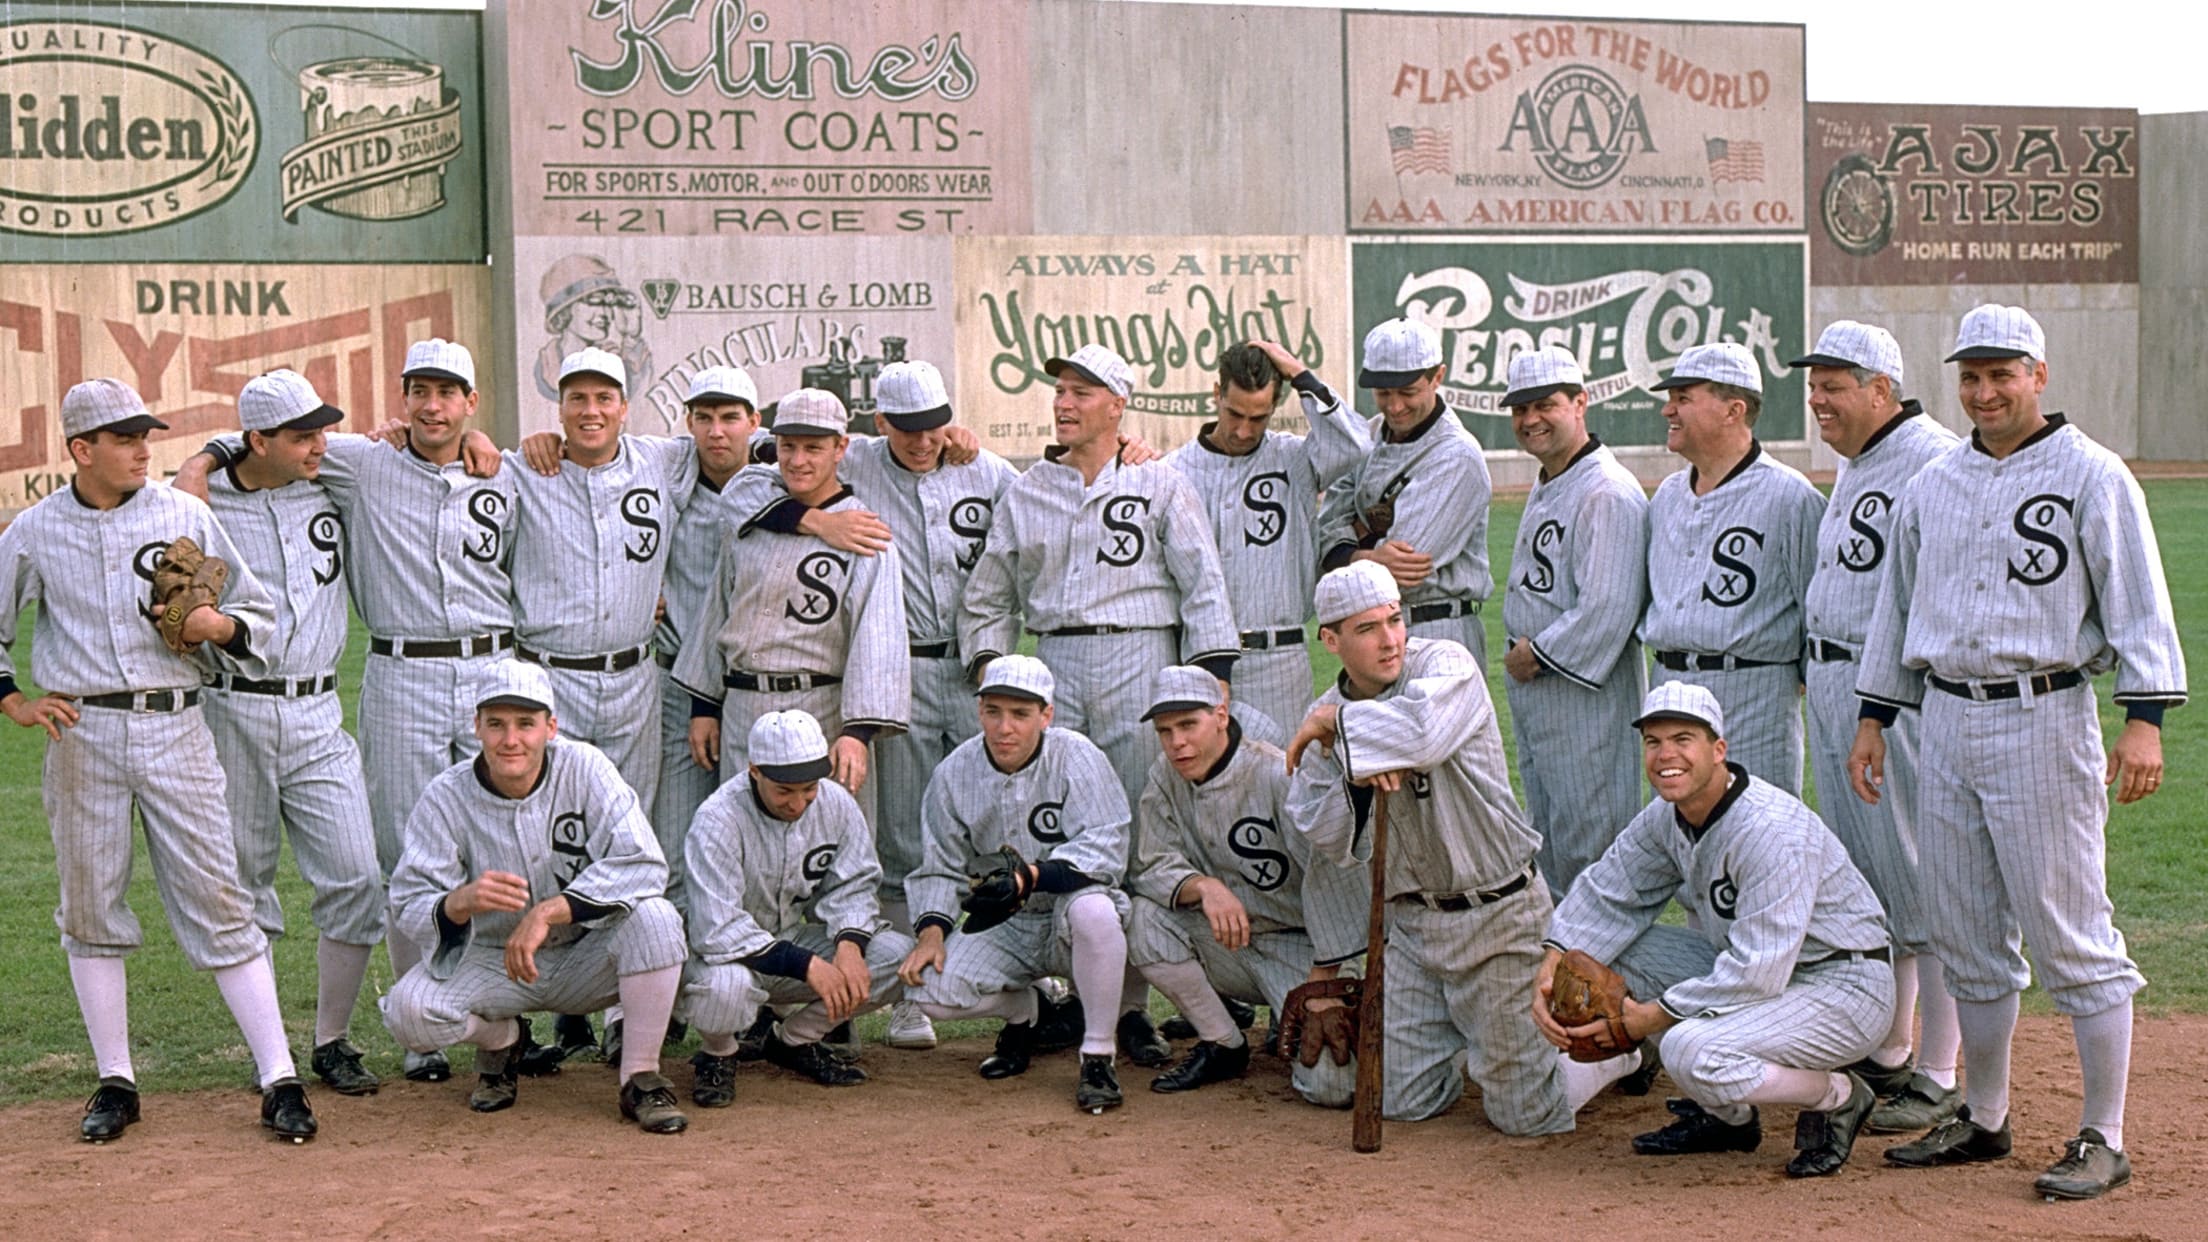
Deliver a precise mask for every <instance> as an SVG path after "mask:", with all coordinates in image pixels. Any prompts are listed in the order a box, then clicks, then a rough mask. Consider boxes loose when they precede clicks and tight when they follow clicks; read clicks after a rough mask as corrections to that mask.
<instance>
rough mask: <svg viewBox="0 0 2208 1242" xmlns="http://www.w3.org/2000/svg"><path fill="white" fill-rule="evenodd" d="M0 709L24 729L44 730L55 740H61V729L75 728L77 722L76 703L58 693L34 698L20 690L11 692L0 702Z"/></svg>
mask: <svg viewBox="0 0 2208 1242" xmlns="http://www.w3.org/2000/svg"><path fill="white" fill-rule="evenodd" d="M0 711H5V712H6V713H7V714H8V719H10V720H12V721H14V722H15V723H17V724H19V725H22V726H23V727H24V728H26V729H44V730H46V736H47V737H49V738H51V739H52V740H54V741H56V742H58V741H60V740H61V731H62V730H63V729H71V728H75V727H76V723H77V705H76V704H75V703H74V702H71V701H70V700H69V698H68V697H67V696H65V695H59V694H42V695H40V696H38V697H37V698H35V699H33V698H29V697H27V696H25V695H23V694H22V693H20V692H18V693H16V694H11V695H9V696H8V697H7V700H6V701H5V702H0Z"/></svg>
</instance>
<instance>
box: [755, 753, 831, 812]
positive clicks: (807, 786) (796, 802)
mask: <svg viewBox="0 0 2208 1242" xmlns="http://www.w3.org/2000/svg"><path fill="white" fill-rule="evenodd" d="M751 787H752V789H753V790H755V791H756V792H757V793H758V794H759V804H760V805H761V806H764V807H766V808H767V814H769V815H772V816H774V817H775V818H776V819H779V820H781V821H782V822H783V823H785V824H794V823H796V822H797V821H798V818H799V817H800V816H802V815H804V814H805V808H807V807H809V806H811V805H812V804H813V799H815V798H817V797H819V796H820V782H819V781H806V782H804V783H803V784H799V785H785V784H783V783H782V782H780V781H776V780H769V779H767V778H766V777H765V776H764V775H762V774H761V773H760V771H759V766H758V765H757V764H753V765H752V768H751Z"/></svg>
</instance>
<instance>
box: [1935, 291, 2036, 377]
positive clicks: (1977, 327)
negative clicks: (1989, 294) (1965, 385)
mask: <svg viewBox="0 0 2208 1242" xmlns="http://www.w3.org/2000/svg"><path fill="white" fill-rule="evenodd" d="M1965 358H2029V359H2031V360H2032V361H2034V362H2045V361H2047V334H2046V333H2045V332H2043V331H2041V330H2040V327H2039V321H2038V320H2037V319H2034V318H2032V313H2031V312H2030V311H2028V310H2025V309H2024V308H2023V307H2021V306H2000V305H1996V304H1994V303H1992V302H1988V303H1987V304H1985V305H1984V306H1974V307H1972V308H1971V311H1970V313H1969V314H1967V315H1965V316H1963V326H1962V330H1961V331H1959V332H1957V333H1956V334H1955V352H1954V353H1952V354H1949V355H1948V356H1947V360H1948V361H1949V362H1960V361H1962V360H1963V359H1965Z"/></svg>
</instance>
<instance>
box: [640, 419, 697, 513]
mask: <svg viewBox="0 0 2208 1242" xmlns="http://www.w3.org/2000/svg"><path fill="white" fill-rule="evenodd" d="M628 440H629V445H630V447H631V448H633V449H635V450H636V452H637V455H638V456H639V457H641V458H643V459H644V461H645V462H646V464H648V465H649V466H650V467H651V469H652V471H653V472H655V473H657V474H658V475H659V477H660V479H661V480H662V481H663V482H664V483H665V484H666V487H667V494H668V495H669V496H671V497H673V498H674V504H675V513H676V515H677V516H678V517H679V516H680V515H681V513H682V511H683V510H684V509H687V508H689V507H690V498H691V497H692V496H694V495H696V494H697V490H698V442H697V441H696V440H693V439H691V438H690V437H689V436H630V437H628Z"/></svg>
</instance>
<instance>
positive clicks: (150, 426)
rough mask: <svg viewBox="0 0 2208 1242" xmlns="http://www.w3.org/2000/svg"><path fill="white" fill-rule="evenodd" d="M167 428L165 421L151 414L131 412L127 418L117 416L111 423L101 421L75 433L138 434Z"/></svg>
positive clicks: (84, 434)
mask: <svg viewBox="0 0 2208 1242" xmlns="http://www.w3.org/2000/svg"><path fill="white" fill-rule="evenodd" d="M168 429H169V425H168V424H167V423H164V422H162V421H161V420H160V419H158V418H155V417H154V416H153V415H151V414H133V415H131V416H130V417H129V418H118V419H116V420H115V421H114V422H112V423H102V424H100V425H99V426H97V427H87V428H85V429H84V430H83V431H80V432H78V433H77V434H78V435H80V436H88V435H91V434H93V433H94V432H99V431H105V432H109V433H111V434H114V435H118V436H134V435H138V434H140V433H141V432H147V431H167V430H168Z"/></svg>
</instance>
